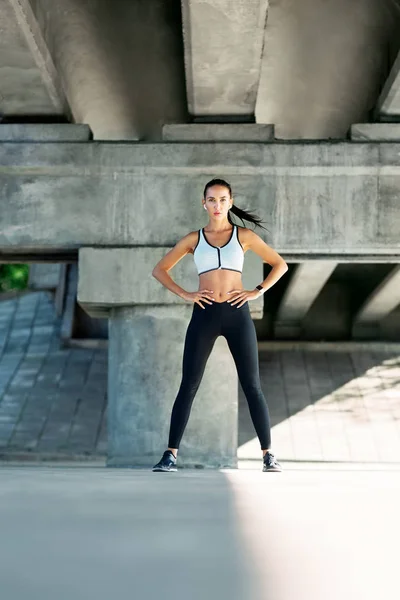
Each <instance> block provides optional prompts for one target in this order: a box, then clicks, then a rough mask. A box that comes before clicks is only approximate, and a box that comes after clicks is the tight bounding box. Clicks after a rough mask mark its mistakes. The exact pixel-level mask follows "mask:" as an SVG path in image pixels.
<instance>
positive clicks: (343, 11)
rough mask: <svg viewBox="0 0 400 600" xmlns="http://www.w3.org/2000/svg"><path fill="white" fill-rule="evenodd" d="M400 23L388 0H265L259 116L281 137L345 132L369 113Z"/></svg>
mask: <svg viewBox="0 0 400 600" xmlns="http://www.w3.org/2000/svg"><path fill="white" fill-rule="evenodd" d="M399 31H400V12H399V10H398V5H397V3H396V2H393V1H392V0H378V1H377V0H352V1H351V2H350V3H349V2H348V0H324V1H323V2H321V1H320V0H302V1H301V2H299V1H298V0H279V2H278V1H277V2H271V5H270V8H269V11H268V22H267V27H266V36H265V47H264V52H263V60H262V68H261V77H260V86H259V90H258V95H257V104H256V109H255V115H256V121H257V123H275V132H276V137H277V138H282V139H293V138H296V139H298V138H344V137H345V136H346V134H347V131H348V130H349V127H350V125H351V124H352V123H360V122H363V121H368V120H369V119H368V115H369V112H370V111H371V110H372V109H373V108H374V106H375V103H376V101H377V98H378V96H379V93H380V90H381V89H382V86H383V84H384V82H385V79H386V77H387V75H388V69H389V68H390V64H391V62H392V61H393V60H394V59H395V56H396V54H397V51H398V48H399V39H400V37H399ZM239 48H240V46H239ZM239 52H240V50H239Z"/></svg>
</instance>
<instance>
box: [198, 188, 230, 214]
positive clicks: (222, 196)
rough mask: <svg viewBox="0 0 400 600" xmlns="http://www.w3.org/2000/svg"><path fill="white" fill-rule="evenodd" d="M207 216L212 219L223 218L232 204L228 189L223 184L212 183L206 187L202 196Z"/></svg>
mask: <svg viewBox="0 0 400 600" xmlns="http://www.w3.org/2000/svg"><path fill="white" fill-rule="evenodd" d="M203 206H205V207H206V209H207V212H208V214H209V216H210V217H211V218H213V219H218V220H219V219H224V218H226V217H227V214H228V210H229V208H230V207H231V206H232V198H231V197H230V195H229V190H228V188H227V187H225V186H224V185H212V186H211V187H209V188H207V192H206V197H205V198H203Z"/></svg>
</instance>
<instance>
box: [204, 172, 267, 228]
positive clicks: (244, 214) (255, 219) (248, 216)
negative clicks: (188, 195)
mask: <svg viewBox="0 0 400 600" xmlns="http://www.w3.org/2000/svg"><path fill="white" fill-rule="evenodd" d="M213 185H223V186H224V187H226V188H228V190H229V195H230V197H231V198H232V189H231V186H230V184H229V183H228V182H227V181H225V180H224V179H211V181H209V182H208V183H206V187H205V188H204V192H203V197H204V198H205V197H206V193H207V190H208V188H209V187H211V186H213ZM230 213H233V214H234V215H236V216H237V217H239V219H240V220H241V221H242V223H243V226H245V225H244V222H243V219H245V220H246V221H250V223H254V225H256V226H257V227H262V228H263V229H266V227H264V226H263V225H261V223H263V220H262V219H261V218H260V217H259V216H258V215H256V214H255V213H254V212H253V211H250V212H249V211H247V210H243V208H239V207H238V206H237V205H236V204H232V208H230V209H229V211H228V221H229V223H231V225H234V222H233V221H232V219H231V215H230Z"/></svg>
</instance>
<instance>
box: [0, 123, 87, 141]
mask: <svg viewBox="0 0 400 600" xmlns="http://www.w3.org/2000/svg"><path fill="white" fill-rule="evenodd" d="M90 138H91V131H90V128H89V127H88V126H87V125H83V124H75V123H74V124H72V123H40V124H37V123H8V124H5V123H3V124H2V126H1V127H0V141H1V142H87V141H89V140H90Z"/></svg>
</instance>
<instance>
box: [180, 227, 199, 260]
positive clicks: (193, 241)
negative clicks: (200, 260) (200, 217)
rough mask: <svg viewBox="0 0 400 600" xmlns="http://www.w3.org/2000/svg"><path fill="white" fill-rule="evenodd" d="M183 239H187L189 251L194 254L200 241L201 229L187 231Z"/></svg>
mask: <svg viewBox="0 0 400 600" xmlns="http://www.w3.org/2000/svg"><path fill="white" fill-rule="evenodd" d="M182 240H185V242H186V244H187V247H188V251H189V252H190V253H191V254H193V252H194V250H195V248H196V246H197V243H198V241H199V230H198V229H196V231H189V233H187V234H186V235H185V236H184V237H183V238H182Z"/></svg>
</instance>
